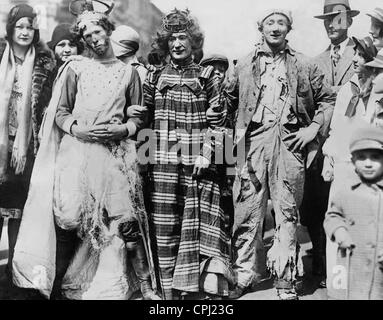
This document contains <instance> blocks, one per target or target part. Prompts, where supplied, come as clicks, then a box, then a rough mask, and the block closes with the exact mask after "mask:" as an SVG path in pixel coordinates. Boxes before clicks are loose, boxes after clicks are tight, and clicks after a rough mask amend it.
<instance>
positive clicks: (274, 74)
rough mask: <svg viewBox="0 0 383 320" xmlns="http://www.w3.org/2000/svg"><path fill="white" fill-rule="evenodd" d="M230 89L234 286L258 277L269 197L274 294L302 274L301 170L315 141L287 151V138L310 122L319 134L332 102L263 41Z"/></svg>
mask: <svg viewBox="0 0 383 320" xmlns="http://www.w3.org/2000/svg"><path fill="white" fill-rule="evenodd" d="M231 87H232V90H231V92H230V93H231V95H232V96H233V97H236V99H237V102H236V103H237V106H238V116H237V119H236V133H235V147H236V151H237V176H236V180H235V182H234V186H233V197H234V206H235V217H234V227H233V240H232V241H233V242H232V243H233V250H234V257H233V259H234V270H235V272H236V275H237V281H238V287H239V288H240V289H242V290H244V289H247V288H250V287H251V286H252V285H253V284H256V283H257V282H258V281H259V280H260V279H261V278H262V277H263V276H264V274H263V273H264V271H265V270H264V266H265V258H264V248H263V239H262V226H263V221H264V218H265V214H266V209H267V201H268V198H269V197H270V198H271V201H272V204H273V209H274V211H275V220H276V229H275V235H274V240H273V245H272V247H271V248H270V250H269V251H268V254H267V261H266V264H267V266H268V268H269V270H270V272H271V274H273V275H275V276H276V278H277V281H276V288H277V289H286V290H289V289H292V288H293V286H294V282H295V280H296V279H297V277H298V276H300V275H302V272H303V270H302V262H301V259H300V250H299V245H298V242H297V225H298V208H299V206H300V204H301V201H302V196H303V185H304V179H305V176H304V173H305V167H309V166H310V164H311V162H312V160H313V158H314V157H315V154H316V152H317V150H318V147H319V145H318V141H317V139H314V140H313V141H312V142H311V143H309V144H308V146H307V148H306V150H305V151H297V152H292V151H291V149H290V146H291V143H290V141H289V139H288V138H287V135H288V134H290V133H294V132H297V131H298V130H299V129H301V128H304V127H307V126H309V125H310V124H311V123H312V122H315V123H317V124H318V125H319V127H320V130H319V134H321V133H323V132H326V128H327V127H328V125H329V123H330V119H331V115H332V110H333V103H334V95H333V93H332V91H331V90H329V89H328V88H327V87H326V86H325V85H324V83H323V74H322V73H321V72H320V70H319V69H318V67H317V66H316V65H315V64H313V63H311V62H310V60H309V59H308V58H306V57H305V56H303V55H302V54H300V53H298V52H296V51H294V50H293V49H291V48H290V47H289V45H286V46H285V48H284V49H283V50H281V51H280V52H279V53H277V54H276V56H275V57H273V55H272V53H271V51H270V49H269V48H268V46H267V45H266V43H265V42H263V43H261V44H258V45H257V46H256V49H255V51H253V52H252V53H250V54H249V55H248V56H247V57H246V58H244V59H242V60H240V61H239V63H238V65H237V69H236V75H235V78H234V85H231ZM233 103H235V101H234V102H233Z"/></svg>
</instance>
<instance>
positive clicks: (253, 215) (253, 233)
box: [232, 140, 268, 289]
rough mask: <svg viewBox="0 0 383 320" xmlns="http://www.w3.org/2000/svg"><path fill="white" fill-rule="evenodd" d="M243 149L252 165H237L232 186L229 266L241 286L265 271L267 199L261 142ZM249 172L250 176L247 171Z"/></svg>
mask: <svg viewBox="0 0 383 320" xmlns="http://www.w3.org/2000/svg"><path fill="white" fill-rule="evenodd" d="M246 149H247V152H246V154H247V158H248V159H249V160H250V163H251V167H252V168H249V165H248V163H245V164H244V165H243V166H242V167H238V168H237V177H236V179H235V182H234V186H233V197H234V210H235V215H234V226H233V238H232V246H233V261H234V265H233V269H234V271H235V272H236V275H237V286H238V287H239V288H241V289H245V288H247V287H249V286H251V285H252V284H253V283H254V282H257V281H259V280H260V278H262V276H263V274H264V272H265V254H264V246H263V236H262V229H263V221H264V218H265V214H266V209H267V199H268V186H267V176H266V175H265V172H266V163H265V162H264V160H263V144H262V143H259V140H253V141H251V142H249V143H248V144H247V146H246ZM249 169H250V172H249ZM252 171H253V173H254V175H251V174H250V173H251V172H252ZM254 178H256V180H257V181H254Z"/></svg>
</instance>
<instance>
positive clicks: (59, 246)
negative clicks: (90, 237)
mask: <svg viewBox="0 0 383 320" xmlns="http://www.w3.org/2000/svg"><path fill="white" fill-rule="evenodd" d="M55 229H56V277H55V281H54V283H53V290H52V298H53V299H60V298H61V293H60V290H61V284H62V280H63V278H64V276H65V273H66V271H67V269H68V267H69V264H70V262H71V260H72V258H73V256H74V254H75V252H76V248H77V245H78V237H77V233H76V231H75V230H64V229H61V228H60V227H58V226H57V225H56V226H55Z"/></svg>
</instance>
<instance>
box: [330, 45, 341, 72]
mask: <svg viewBox="0 0 383 320" xmlns="http://www.w3.org/2000/svg"><path fill="white" fill-rule="evenodd" d="M339 50H340V45H339V44H338V45H336V46H334V48H333V52H332V56H331V58H332V63H333V64H334V67H336V66H337V64H338V62H339V60H340V54H339Z"/></svg>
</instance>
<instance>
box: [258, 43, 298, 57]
mask: <svg viewBox="0 0 383 320" xmlns="http://www.w3.org/2000/svg"><path fill="white" fill-rule="evenodd" d="M260 53H264V54H268V55H271V53H272V51H271V49H270V47H269V46H268V45H267V44H266V42H262V43H258V44H256V46H255V55H254V57H258V55H259V54H260ZM280 53H289V54H290V55H292V56H294V55H295V51H294V50H293V49H292V48H291V47H290V46H289V44H288V41H286V46H285V48H284V49H282V50H281V51H280Z"/></svg>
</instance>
